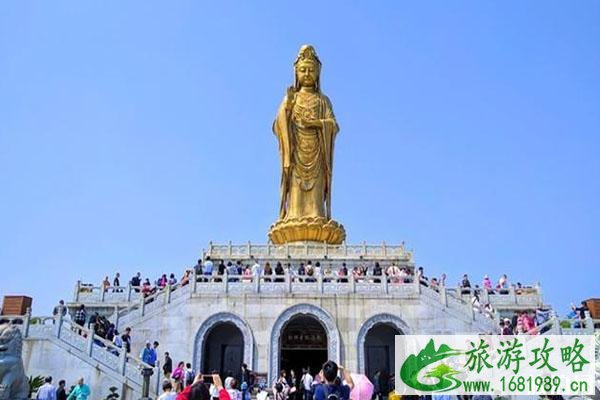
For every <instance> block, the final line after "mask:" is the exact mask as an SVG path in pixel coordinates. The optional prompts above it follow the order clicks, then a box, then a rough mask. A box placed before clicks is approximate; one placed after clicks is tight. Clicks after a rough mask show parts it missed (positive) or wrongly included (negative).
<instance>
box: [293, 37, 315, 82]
mask: <svg viewBox="0 0 600 400" xmlns="http://www.w3.org/2000/svg"><path fill="white" fill-rule="evenodd" d="M294 73H295V74H294V76H295V79H294V89H295V90H296V91H298V90H300V88H302V87H312V88H314V90H315V91H316V92H320V91H321V85H320V74H321V61H320V60H319V57H318V56H317V52H316V51H315V49H314V47H312V46H311V45H309V44H305V45H303V46H302V47H300V51H299V52H298V57H296V62H294Z"/></svg>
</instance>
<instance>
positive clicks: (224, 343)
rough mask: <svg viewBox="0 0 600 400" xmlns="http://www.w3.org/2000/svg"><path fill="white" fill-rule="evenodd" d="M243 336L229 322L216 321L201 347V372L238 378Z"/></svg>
mask: <svg viewBox="0 0 600 400" xmlns="http://www.w3.org/2000/svg"><path fill="white" fill-rule="evenodd" d="M243 360H244V337H243V335H242V332H241V331H240V330H239V328H238V327H237V326H235V325H234V324H233V323H231V322H219V323H216V324H215V325H214V326H213V327H212V328H211V329H210V330H209V331H208V334H207V335H206V339H205V340H204V345H203V349H202V372H203V373H205V374H209V373H212V372H213V371H217V372H218V373H219V375H221V376H223V377H224V376H233V377H236V378H238V379H239V378H240V377H239V376H238V375H239V374H240V366H241V365H242V363H243V362H244V361H243Z"/></svg>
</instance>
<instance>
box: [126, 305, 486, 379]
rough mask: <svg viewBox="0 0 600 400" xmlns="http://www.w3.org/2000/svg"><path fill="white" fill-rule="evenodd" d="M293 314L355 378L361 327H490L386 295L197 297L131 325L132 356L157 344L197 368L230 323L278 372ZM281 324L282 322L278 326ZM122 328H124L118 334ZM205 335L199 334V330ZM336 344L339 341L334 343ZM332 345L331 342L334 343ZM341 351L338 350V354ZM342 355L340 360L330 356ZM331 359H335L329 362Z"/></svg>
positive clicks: (265, 367)
mask: <svg viewBox="0 0 600 400" xmlns="http://www.w3.org/2000/svg"><path fill="white" fill-rule="evenodd" d="M295 313H309V314H312V315H316V316H317V319H319V320H320V321H321V322H322V323H323V324H324V325H325V326H326V328H327V331H328V332H327V333H328V338H329V340H330V351H329V353H330V358H334V359H335V358H337V360H336V361H340V362H342V363H343V364H344V365H345V366H347V367H348V368H350V369H351V370H353V371H361V372H362V368H363V365H360V363H359V358H360V357H362V355H361V354H360V351H359V347H360V346H359V339H360V337H361V335H362V337H363V344H364V335H365V334H366V332H367V331H368V329H365V325H370V326H372V325H373V324H374V323H377V322H385V323H391V324H394V325H395V326H396V327H397V328H398V329H400V330H401V331H402V332H404V333H419V334H452V333H472V332H477V333H480V332H487V331H489V325H482V324H480V323H477V321H474V320H473V318H471V317H470V316H469V314H468V313H466V312H464V313H457V312H454V310H450V309H449V308H444V307H441V305H440V304H439V302H437V301H434V300H430V299H428V298H427V297H425V296H422V295H415V296H413V297H412V298H404V299H397V298H392V297H390V296H385V295H371V296H369V295H364V296H361V295H356V294H354V295H331V296H323V295H319V296H311V295H299V294H288V295H285V296H281V295H272V294H271V295H269V294H266V293H264V294H263V293H260V294H242V295H234V294H231V293H230V294H228V295H226V296H221V295H210V294H203V293H197V294H193V295H192V296H191V298H189V299H186V301H185V302H183V303H181V304H166V305H163V306H161V307H158V308H157V309H155V310H153V312H152V314H148V315H146V316H144V317H142V318H140V319H139V320H138V321H131V323H132V328H133V349H134V351H136V352H137V351H139V350H140V349H141V348H142V346H143V344H144V343H145V341H146V340H152V341H153V340H158V341H159V342H160V348H159V350H160V352H159V353H160V357H159V358H160V360H161V361H162V358H163V356H162V355H163V354H164V352H165V351H169V352H170V354H171V357H172V358H173V362H174V363H177V362H178V361H186V362H188V361H192V360H193V361H194V365H195V367H196V368H197V367H198V366H199V364H198V363H199V359H200V357H201V352H202V346H201V343H202V339H203V338H202V336H203V335H204V333H206V332H207V328H210V325H212V324H213V323H216V322H218V321H220V320H227V319H231V321H230V322H234V323H236V324H237V325H238V326H239V327H240V328H241V330H242V331H244V330H245V331H246V332H247V336H249V337H250V340H249V341H250V342H251V343H246V344H247V345H249V346H250V347H248V349H251V351H247V352H245V354H244V359H245V360H246V361H247V363H248V364H249V366H251V368H252V369H253V370H254V371H257V372H263V373H267V372H271V373H272V371H275V370H277V365H273V363H276V361H277V356H276V355H272V353H278V351H274V350H276V349H277V348H278V343H277V341H276V340H274V338H275V339H277V338H278V332H280V330H279V328H281V326H282V325H281V324H282V323H284V322H285V318H287V317H290V316H293V315H294V314H295ZM282 318H283V320H282ZM121 328H124V326H123V327H121ZM201 329H202V330H203V331H202V333H201V334H198V332H199V330H201ZM336 337H337V338H339V339H337V338H336ZM332 341H334V342H336V343H331V342H332ZM336 346H337V347H338V349H339V351H336V350H335V348H336ZM338 352H339V355H337V356H336V355H335V354H336V353H338ZM332 354H333V356H332Z"/></svg>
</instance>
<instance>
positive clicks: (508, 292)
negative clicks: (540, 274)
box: [452, 284, 543, 308]
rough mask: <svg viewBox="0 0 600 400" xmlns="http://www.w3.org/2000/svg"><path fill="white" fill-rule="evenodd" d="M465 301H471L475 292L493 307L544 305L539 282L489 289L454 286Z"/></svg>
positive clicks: (483, 302) (455, 291)
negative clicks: (522, 286) (527, 285)
mask: <svg viewBox="0 0 600 400" xmlns="http://www.w3.org/2000/svg"><path fill="white" fill-rule="evenodd" d="M452 291H453V292H454V293H456V294H459V295H460V297H461V298H462V299H463V300H465V301H470V300H471V298H472V297H473V296H474V294H475V292H477V294H478V295H479V301H480V303H482V304H486V303H490V304H491V305H492V306H493V307H496V308H503V307H508V308H511V307H516V306H518V308H523V307H529V308H537V307H540V306H542V305H543V304H542V291H541V288H540V285H539V284H535V285H533V286H530V287H524V288H515V287H514V286H510V287H509V288H508V289H494V290H491V291H490V290H487V289H485V288H478V289H475V288H463V287H458V288H452Z"/></svg>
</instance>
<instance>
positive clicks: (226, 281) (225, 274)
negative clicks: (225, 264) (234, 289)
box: [223, 269, 229, 293]
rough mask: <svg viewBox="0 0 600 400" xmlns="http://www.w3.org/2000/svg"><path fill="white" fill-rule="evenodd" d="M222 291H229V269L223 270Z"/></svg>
mask: <svg viewBox="0 0 600 400" xmlns="http://www.w3.org/2000/svg"><path fill="white" fill-rule="evenodd" d="M223 291H224V292H225V293H229V271H227V269H226V270H225V271H223Z"/></svg>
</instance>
